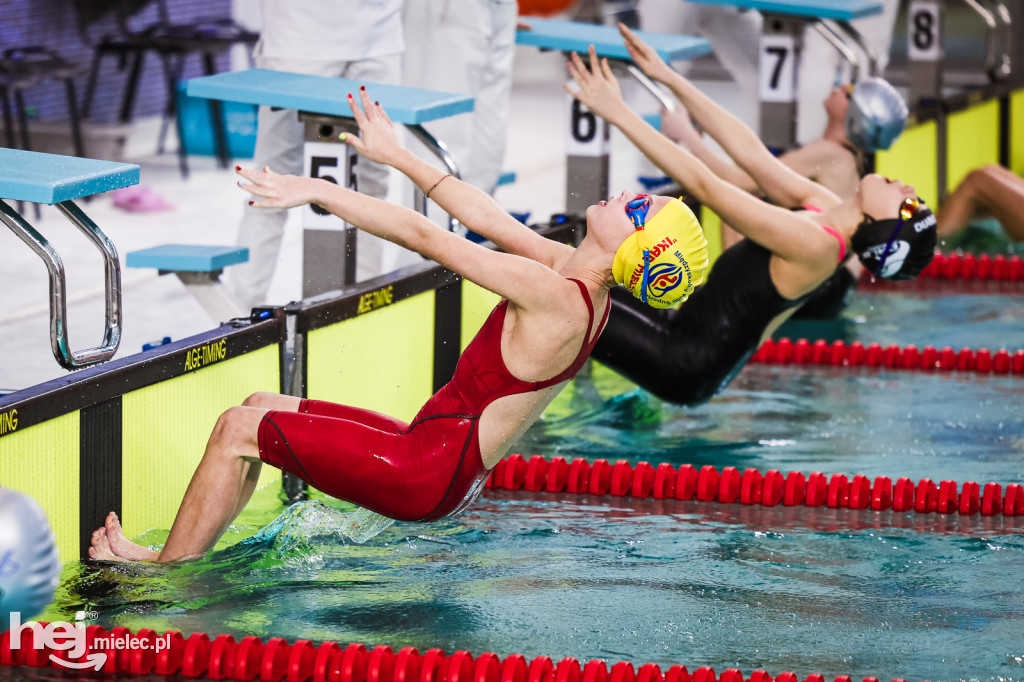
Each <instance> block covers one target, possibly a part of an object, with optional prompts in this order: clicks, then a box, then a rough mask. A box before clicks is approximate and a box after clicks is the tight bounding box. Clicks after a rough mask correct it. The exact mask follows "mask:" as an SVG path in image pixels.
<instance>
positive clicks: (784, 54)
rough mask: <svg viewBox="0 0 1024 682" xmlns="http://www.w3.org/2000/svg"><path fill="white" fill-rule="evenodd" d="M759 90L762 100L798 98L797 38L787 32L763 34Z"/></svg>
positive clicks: (779, 100) (772, 100) (784, 100)
mask: <svg viewBox="0 0 1024 682" xmlns="http://www.w3.org/2000/svg"><path fill="white" fill-rule="evenodd" d="M759 71H760V74H759V81H760V82H759V88H758V89H759V92H760V96H761V101H762V102H792V101H793V100H795V99H796V39H795V38H794V37H793V36H791V35H786V34H769V35H763V36H761V55H760V66H759Z"/></svg>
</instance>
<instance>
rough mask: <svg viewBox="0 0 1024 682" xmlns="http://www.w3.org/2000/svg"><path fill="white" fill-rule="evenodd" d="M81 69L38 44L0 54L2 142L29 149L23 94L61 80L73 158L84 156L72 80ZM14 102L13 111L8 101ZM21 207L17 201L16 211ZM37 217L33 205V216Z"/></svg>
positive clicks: (37, 208)
mask: <svg viewBox="0 0 1024 682" xmlns="http://www.w3.org/2000/svg"><path fill="white" fill-rule="evenodd" d="M81 73H82V69H81V67H79V66H78V65H75V64H73V63H71V62H69V61H68V60H66V59H64V58H63V57H61V56H60V55H59V54H57V53H56V52H54V51H53V50H50V49H48V48H45V47H43V46H41V45H32V46H27V47H10V48H7V49H5V50H3V52H2V54H0V107H2V109H3V121H4V134H5V137H6V140H5V143H6V145H7V146H8V147H10V148H11V149H19V148H20V149H25V150H31V149H32V138H31V133H30V132H29V127H28V113H27V111H26V107H25V95H24V93H25V91H26V90H31V89H32V88H34V87H37V86H38V85H40V84H41V83H45V82H47V81H61V82H63V83H64V92H65V93H66V95H67V108H68V119H69V121H70V124H71V145H72V150H73V151H74V155H75V156H82V157H84V156H85V143H84V141H83V138H82V122H81V116H80V115H79V111H78V99H77V97H76V95H75V78H76V77H77V76H79V75H81ZM12 99H13V101H14V107H13V111H12V108H11V100H12ZM23 210H24V207H23V206H22V205H21V202H18V211H19V212H23ZM39 215H40V211H39V205H38V204H36V205H35V216H36V218H37V219H38V218H39Z"/></svg>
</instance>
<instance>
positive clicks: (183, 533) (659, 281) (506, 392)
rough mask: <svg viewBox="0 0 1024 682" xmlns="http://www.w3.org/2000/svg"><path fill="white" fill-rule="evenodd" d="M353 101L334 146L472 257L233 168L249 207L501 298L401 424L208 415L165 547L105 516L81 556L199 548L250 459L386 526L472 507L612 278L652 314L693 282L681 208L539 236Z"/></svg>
mask: <svg viewBox="0 0 1024 682" xmlns="http://www.w3.org/2000/svg"><path fill="white" fill-rule="evenodd" d="M360 99H361V106H360V104H357V103H356V102H355V101H354V100H352V101H351V104H352V113H353V116H354V117H355V120H356V122H357V123H358V124H359V129H360V134H359V136H358V137H357V136H349V137H348V138H347V139H346V140H345V141H346V142H348V143H349V144H351V145H352V146H353V147H355V149H356V150H357V151H358V152H359V153H360V154H362V155H363V156H365V157H366V158H368V159H370V160H372V161H377V162H379V163H385V164H387V165H390V166H393V167H394V168H396V169H398V170H399V171H401V172H403V173H404V174H405V175H407V176H408V177H409V178H410V179H411V180H412V181H413V182H414V183H416V185H417V186H418V187H419V188H420V189H421V190H422V191H424V193H425V194H427V195H428V196H429V197H430V198H432V199H434V200H435V201H436V202H437V203H438V204H439V205H440V206H441V207H442V208H443V209H445V210H446V211H448V212H449V213H450V214H451V215H453V216H454V217H455V218H457V219H458V220H459V222H460V223H462V224H463V225H465V226H466V227H468V228H469V229H471V230H473V231H474V232H476V233H478V234H480V235H482V236H484V237H485V238H487V239H489V240H490V241H492V242H494V243H495V244H496V245H497V246H498V247H499V248H501V249H502V251H503V252H500V251H495V250H491V249H488V248H485V247H483V246H481V245H479V244H476V243H474V242H472V241H470V240H468V239H464V238H462V237H460V236H458V235H456V234H454V233H452V232H449V231H447V230H443V229H441V228H439V227H438V226H436V225H435V224H434V223H432V222H431V221H429V220H428V219H427V218H425V217H424V216H422V215H421V214H419V213H416V212H414V211H411V210H409V209H406V208H403V207H399V206H395V205H392V204H388V203H387V202H384V201H380V200H378V199H374V198H371V197H368V196H364V195H362V194H359V193H358V192H354V191H352V190H350V189H346V188H343V187H339V186H338V185H335V184H333V183H330V182H327V181H325V180H322V179H318V178H308V177H296V176H292V175H278V174H276V173H274V172H272V171H270V170H269V169H266V168H265V169H264V170H263V171H252V170H243V169H240V168H239V169H237V170H238V172H239V174H240V175H241V176H242V178H244V181H241V182H239V185H240V186H241V187H242V188H243V189H245V190H247V191H249V192H251V193H252V194H254V195H256V197H257V198H256V199H255V200H254V201H253V205H254V206H257V207H267V208H290V207H294V206H301V205H304V204H307V203H316V204H318V205H320V206H322V207H323V208H325V209H327V210H329V211H330V212H331V213H333V214H335V215H336V216H338V217H340V218H341V219H343V220H345V221H346V222H348V223H350V224H352V225H356V226H358V227H359V228H360V229H363V230H365V231H366V232H369V233H371V234H374V235H376V236H378V237H382V238H384V239H388V240H390V241H393V242H396V243H398V244H400V245H402V246H404V247H406V248H408V249H411V250H413V251H417V252H418V253H420V254H422V255H423V256H425V257H427V258H430V259H432V260H434V261H436V262H438V263H440V264H442V265H444V266H445V267H447V268H449V269H451V270H453V271H455V272H457V273H459V274H460V275H462V276H463V277H465V278H466V279H468V280H470V281H472V282H475V283H476V284H478V285H480V286H482V287H484V288H485V289H488V290H490V291H492V292H494V293H496V294H498V295H499V296H501V297H502V298H503V299H504V300H502V302H501V303H499V304H498V306H497V307H496V308H495V309H494V311H493V312H492V313H491V315H490V317H489V318H488V319H487V321H486V322H485V323H484V325H483V327H482V328H481V330H480V331H479V333H478V334H477V336H476V337H475V338H474V339H473V341H472V342H471V343H470V344H469V346H468V347H467V348H466V350H465V352H464V353H463V354H462V357H461V358H460V359H459V362H458V365H457V367H456V370H455V375H454V377H453V378H452V380H451V381H450V382H449V383H448V384H447V385H445V386H444V387H443V388H441V390H440V391H438V392H437V394H435V395H434V396H433V397H432V398H431V399H430V400H428V401H427V403H426V405H424V406H423V408H422V409H421V410H420V412H419V414H418V415H417V416H416V417H415V419H413V421H412V423H411V424H404V423H402V422H401V421H398V420H396V419H393V418H391V417H388V416H385V415H382V414H378V413H376V412H370V411H368V410H362V409H357V408H353V407H346V406H344V405H335V404H331V403H325V402H321V401H317V400H303V399H299V398H296V397H293V396H285V395H277V394H271V393H258V394H256V395H253V396H250V397H249V398H248V399H246V400H245V401H244V402H243V404H242V405H241V406H239V407H233V408H230V409H229V410H227V411H226V412H225V413H224V414H223V415H221V417H220V418H219V419H218V421H217V424H216V426H215V427H214V429H213V433H212V434H211V436H210V440H209V442H208V444H207V448H206V452H205V454H204V456H203V459H202V461H201V462H200V464H199V466H198V468H197V469H196V472H195V474H194V475H193V477H192V481H191V483H190V484H189V487H188V490H187V491H186V493H185V497H184V499H183V500H182V503H181V507H180V508H179V510H178V515H177V517H176V518H175V520H174V525H173V526H172V528H171V532H170V535H169V536H168V538H167V543H166V544H165V545H164V547H163V550H162V551H161V552H154V551H151V550H149V549H147V548H144V547H140V546H138V545H135V544H133V543H131V542H129V541H128V540H127V539H126V538H125V537H124V534H123V532H122V531H121V527H120V524H119V522H118V520H117V517H116V516H115V515H114V514H113V513H111V514H110V515H109V516H108V518H107V522H106V524H105V525H104V527H103V528H100V529H97V530H96V532H95V533H94V534H93V541H92V547H91V548H90V550H89V555H90V556H91V557H93V558H97V559H108V560H152V561H171V560H175V559H183V558H188V557H194V556H197V555H201V554H203V553H204V552H206V551H208V550H209V549H210V548H211V547H212V546H213V545H214V543H215V542H216V541H217V538H219V537H220V535H221V534H222V533H223V531H224V529H225V528H226V527H227V525H228V524H229V523H230V522H231V521H232V520H233V519H234V518H235V516H237V515H238V513H239V512H240V511H241V510H242V508H243V507H244V506H245V504H246V502H247V501H248V499H249V497H250V496H251V494H252V492H253V489H254V488H255V485H256V481H257V479H258V477H259V470H260V466H261V464H262V463H263V462H266V463H268V464H270V465H271V466H274V467H278V468H280V469H284V470H286V471H290V472H292V473H294V474H296V475H298V476H300V477H301V478H303V479H305V480H306V481H308V482H309V483H310V484H312V485H314V486H316V487H318V488H320V489H321V490H323V491H324V492H326V493H328V494H330V495H333V496H335V497H339V498H341V499H345V500H348V501H350V502H354V503H355V504H358V505H360V506H362V507H366V508H368V509H370V510H372V511H375V512H378V513H380V514H383V515H385V516H389V517H391V518H395V519H401V520H409V521H429V520H432V519H437V518H440V517H442V516H446V515H449V514H454V513H457V512H459V511H461V510H462V509H464V508H465V507H466V505H468V504H469V503H470V502H472V501H473V499H474V497H475V496H476V494H477V493H478V492H479V490H480V488H481V486H482V484H483V482H484V481H485V479H486V477H487V474H488V472H489V471H490V469H491V468H493V467H494V465H495V464H497V462H498V461H499V460H500V459H501V457H502V456H504V455H505V453H506V452H507V451H508V449H509V448H510V447H511V445H512V444H513V443H514V442H515V440H516V439H517V438H519V436H521V435H522V433H523V432H524V431H525V430H526V429H527V427H529V426H530V424H531V423H533V421H534V420H536V419H537V417H539V416H540V414H541V412H543V410H544V408H545V407H546V406H547V405H548V403H550V402H551V400H552V399H553V398H554V397H555V395H556V394H557V393H558V391H559V390H560V389H561V388H562V387H564V386H565V384H566V383H567V382H568V381H569V379H571V378H572V376H573V375H574V374H575V373H576V372H577V371H578V370H579V368H580V367H581V366H582V364H583V362H584V361H585V360H586V359H587V357H588V356H589V354H590V351H591V350H592V348H593V346H594V343H595V342H596V340H597V337H598V335H599V334H600V332H601V330H602V328H603V326H604V321H605V319H606V317H607V315H608V307H609V304H608V292H609V290H610V289H612V287H614V286H615V284H616V283H621V284H624V285H625V286H626V287H627V288H628V289H629V290H630V291H631V292H632V293H633V294H634V295H635V296H637V297H639V298H640V299H641V300H643V301H644V302H646V303H647V304H649V305H651V306H657V307H668V306H672V305H675V304H676V303H678V302H679V301H681V300H683V299H685V298H686V296H687V295H688V294H689V293H690V292H691V291H692V290H693V288H694V287H695V286H697V285H698V284H699V283H700V282H701V281H703V277H704V271H705V270H706V268H707V265H708V259H707V248H706V247H707V242H705V240H704V236H703V234H702V233H701V230H700V225H699V224H698V223H697V220H696V218H695V217H694V216H693V213H692V212H691V211H690V210H689V209H688V208H687V207H686V206H685V205H684V204H683V203H682V202H680V201H679V200H678V199H671V198H668V197H649V196H646V195H639V196H637V195H633V194H631V193H629V192H623V193H622V194H619V195H618V196H615V197H612V198H610V199H609V200H608V201H602V202H599V203H598V204H596V205H594V206H591V207H590V208H588V209H587V212H586V218H587V233H586V236H585V237H584V239H583V241H582V242H581V243H580V245H579V247H577V248H572V247H570V246H567V245H565V244H561V243H558V242H555V241H551V240H548V239H545V238H544V237H542V236H540V235H539V234H537V233H536V232H534V231H533V230H531V229H529V228H527V227H526V226H524V225H522V224H521V223H520V222H519V221H517V220H515V219H514V218H512V217H511V216H509V215H508V214H507V213H506V212H505V211H504V210H502V209H501V208H500V207H499V206H498V204H497V203H495V202H494V200H493V199H491V197H490V196H488V195H487V194H485V193H483V192H481V191H479V190H477V189H476V188H474V187H472V186H471V185H467V184H466V183H463V182H461V181H459V180H458V179H456V178H454V177H452V176H450V175H447V174H442V173H441V172H440V171H438V170H437V169H436V168H434V167H433V166H431V165H430V164H428V163H426V162H424V161H423V160H421V159H419V158H418V157H416V156H415V155H414V154H412V153H411V152H409V151H408V150H406V149H405V148H403V147H402V146H401V143H400V142H399V138H398V135H397V132H396V129H395V127H394V126H393V125H392V123H391V121H390V119H389V118H388V116H387V114H386V113H385V112H384V110H383V109H382V108H381V107H380V106H379V105H376V104H374V103H373V101H372V100H370V99H369V97H368V95H367V94H366V92H365V90H363V91H361V92H360Z"/></svg>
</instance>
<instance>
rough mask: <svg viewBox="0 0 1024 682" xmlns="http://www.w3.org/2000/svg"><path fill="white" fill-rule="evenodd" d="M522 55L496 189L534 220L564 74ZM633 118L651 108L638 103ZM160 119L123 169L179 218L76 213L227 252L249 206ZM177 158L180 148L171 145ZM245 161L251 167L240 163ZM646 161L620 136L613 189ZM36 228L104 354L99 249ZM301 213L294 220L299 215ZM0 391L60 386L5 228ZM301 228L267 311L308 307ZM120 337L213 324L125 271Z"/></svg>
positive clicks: (140, 233)
mask: <svg viewBox="0 0 1024 682" xmlns="http://www.w3.org/2000/svg"><path fill="white" fill-rule="evenodd" d="M518 50H519V52H518V53H517V56H516V66H515V72H514V86H513V96H512V104H511V112H510V117H511V121H510V129H509V140H510V143H509V145H508V152H507V159H506V169H507V170H512V171H515V172H516V174H517V181H516V182H515V184H513V185H510V186H505V187H502V188H499V190H498V193H497V199H498V201H499V202H500V203H501V204H502V205H503V206H504V207H505V208H507V209H508V210H510V211H517V212H524V211H529V212H530V214H531V220H532V221H541V220H545V219H546V218H547V217H548V216H549V215H551V214H552V213H555V212H560V211H562V210H564V206H565V158H564V151H563V150H564V142H563V130H564V129H565V125H564V124H563V119H564V114H563V109H564V107H565V98H566V97H567V96H566V95H565V94H564V92H563V91H562V88H561V84H562V82H563V80H564V76H565V71H564V64H563V59H562V57H561V56H560V55H559V54H554V53H540V52H538V51H536V50H534V49H533V48H528V47H520V48H518ZM706 86H707V87H709V88H713V89H714V90H715V92H716V94H715V96H716V97H717V98H719V99H720V100H721V101H726V102H727V101H728V99H729V96H730V89H731V88H732V84H731V83H728V82H708V83H707V84H706ZM635 104H636V105H637V107H638V108H645V107H646V108H647V109H648V110H650V111H655V110H656V105H655V102H654V100H653V98H650V97H649V96H647V95H644V94H643V93H640V94H639V95H638V96H637V101H636V102H635ZM156 125H157V122H156V121H143V122H140V123H137V124H136V125H135V126H133V128H132V133H131V135H130V136H129V139H128V143H127V145H126V151H125V156H126V158H125V160H126V161H130V162H133V163H138V164H139V165H140V166H141V168H142V182H141V186H144V187H146V188H149V189H151V190H153V191H155V192H157V193H159V195H160V196H162V197H163V198H164V199H165V200H167V201H168V202H169V203H171V204H173V209H171V210H167V211H160V212H150V213H143V212H134V213H133V212H127V211H124V210H122V209H119V208H116V207H114V206H113V202H112V199H111V197H110V196H109V195H104V196H100V197H97V198H95V199H94V200H92V201H90V202H88V203H83V204H81V205H82V207H83V209H84V210H85V212H86V213H87V214H88V215H89V217H90V218H92V219H93V221H94V222H95V223H96V224H97V225H99V226H100V228H101V229H102V230H103V231H104V232H105V233H106V234H107V235H108V236H109V237H110V238H111V239H112V241H113V242H114V244H115V245H116V247H117V249H118V252H119V254H120V255H121V260H122V263H123V261H124V254H125V253H127V252H129V251H132V250H135V249H139V248H145V247H148V246H154V245H157V244H163V243H168V242H183V243H195V244H231V243H233V242H234V238H235V230H236V228H237V225H238V222H239V219H240V217H241V213H242V205H243V204H242V202H243V201H244V200H245V199H246V195H244V194H243V193H242V192H240V190H238V188H237V187H236V186H235V176H234V174H233V173H232V172H230V171H225V170H219V169H217V168H216V166H215V163H214V161H213V160H212V159H211V158H207V157H192V158H191V159H190V166H191V169H192V174H191V177H190V178H189V179H187V180H183V179H182V178H181V176H180V174H179V172H178V168H177V159H176V157H175V155H174V154H173V153H167V154H163V155H157V154H156V153H155V142H156V137H157V135H156V127H155V126H156ZM172 149H173V147H172ZM240 163H243V164H244V163H245V162H244V161H241V162H240ZM639 168H640V157H639V154H638V153H637V152H636V151H635V150H634V149H633V148H632V147H631V145H630V144H629V143H628V142H627V141H626V140H625V139H624V138H622V137H621V136H613V143H612V163H611V178H610V189H612V190H614V191H616V192H617V191H619V190H621V189H623V188H628V189H634V190H635V189H638V185H637V182H636V176H637V173H638V169H639ZM42 211H43V212H42V218H41V219H40V220H39V221H36V220H35V219H34V217H33V215H32V213H31V210H29V211H27V213H28V217H29V222H31V223H32V224H33V225H35V226H36V227H37V228H38V229H39V230H40V231H41V232H42V233H43V234H44V235H46V237H47V238H48V239H49V240H51V242H52V243H53V244H54V245H55V246H56V248H57V249H58V251H59V252H60V254H61V256H62V258H63V260H64V265H65V267H66V270H67V277H68V282H67V287H68V292H69V294H68V301H67V303H68V315H69V322H68V329H69V336H70V343H71V347H72V348H76V349H81V348H89V347H92V346H95V345H98V344H99V342H100V340H101V337H102V334H103V315H104V309H103V279H102V277H103V272H102V260H101V258H100V256H99V253H98V251H96V250H95V249H94V248H93V247H92V246H91V245H90V244H89V243H88V242H87V241H86V240H85V237H84V236H83V235H81V234H80V233H79V232H78V231H77V230H75V229H74V228H73V227H72V226H71V225H70V223H68V222H67V221H66V220H65V219H64V218H63V217H62V216H60V215H59V214H58V213H57V212H56V210H54V209H52V208H50V207H45V206H44V207H42ZM293 213H294V212H293ZM0 262H2V263H3V265H2V267H0V291H2V292H3V301H4V305H3V308H2V309H0V392H3V391H10V390H16V389H21V388H26V387H29V386H31V385H33V384H37V383H40V382H43V381H47V380H50V379H54V378H57V377H61V376H64V375H65V374H66V372H65V371H64V370H62V369H61V368H60V367H59V366H58V365H57V363H56V361H55V360H54V358H53V356H52V354H51V351H50V344H49V307H48V305H49V304H48V301H49V297H48V283H47V272H46V268H45V267H44V265H43V263H42V261H41V260H39V258H38V257H37V256H36V255H35V254H34V253H33V252H32V251H30V250H29V249H28V247H27V246H26V245H25V244H23V243H22V242H21V241H20V240H18V239H17V238H16V237H15V236H14V235H13V234H12V233H11V232H10V231H9V230H0ZM300 269H301V227H300V226H299V224H298V216H297V214H296V215H293V216H292V218H291V219H290V220H289V223H288V228H287V230H286V234H285V241H284V244H283V247H282V252H281V258H280V261H279V267H278V269H277V272H276V275H275V280H274V283H273V285H272V288H271V296H270V299H271V300H270V302H272V303H287V302H288V301H291V300H295V299H298V298H300V297H301V289H300V286H301V285H300V279H299V272H300ZM122 288H123V336H122V341H121V346H120V349H119V351H118V353H117V356H116V357H119V358H120V357H125V356H127V355H131V354H134V353H138V352H139V351H140V350H141V348H142V345H143V344H144V343H146V342H148V341H151V340H155V339H161V338H162V337H165V336H170V337H172V338H173V339H175V340H177V339H180V338H183V337H186V336H189V335H192V334H196V333H198V332H201V331H204V330H207V329H210V328H211V327H212V326H213V325H214V321H213V320H211V319H210V318H209V317H208V316H207V315H206V313H205V312H204V310H203V309H202V308H201V307H200V306H199V304H198V303H196V301H195V300H193V299H192V298H191V296H190V295H189V294H188V293H187V292H186V291H185V289H184V287H183V286H182V284H181V283H180V282H179V281H178V280H177V278H175V277H173V276H164V277H158V276H157V274H156V273H155V272H153V271H146V270H136V269H128V268H124V269H123V270H122Z"/></svg>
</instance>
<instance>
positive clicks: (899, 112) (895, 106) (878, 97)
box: [846, 78, 908, 152]
mask: <svg viewBox="0 0 1024 682" xmlns="http://www.w3.org/2000/svg"><path fill="white" fill-rule="evenodd" d="M907 114H908V111H907V103H906V102H904V101H903V98H902V97H901V96H900V93H898V92H896V88H894V87H892V86H891V85H889V82H888V81H886V80H885V79H884V78H867V79H865V80H862V81H861V82H859V83H857V85H856V87H854V88H853V94H852V95H851V96H850V106H849V108H847V110H846V137H847V139H849V140H850V142H852V143H853V144H855V145H857V146H858V147H860V148H861V149H863V150H864V151H866V152H877V151H879V150H881V149H888V148H889V147H890V146H892V143H893V142H895V141H896V138H897V137H899V136H900V133H902V132H903V127H904V126H905V125H906V124H907Z"/></svg>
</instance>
